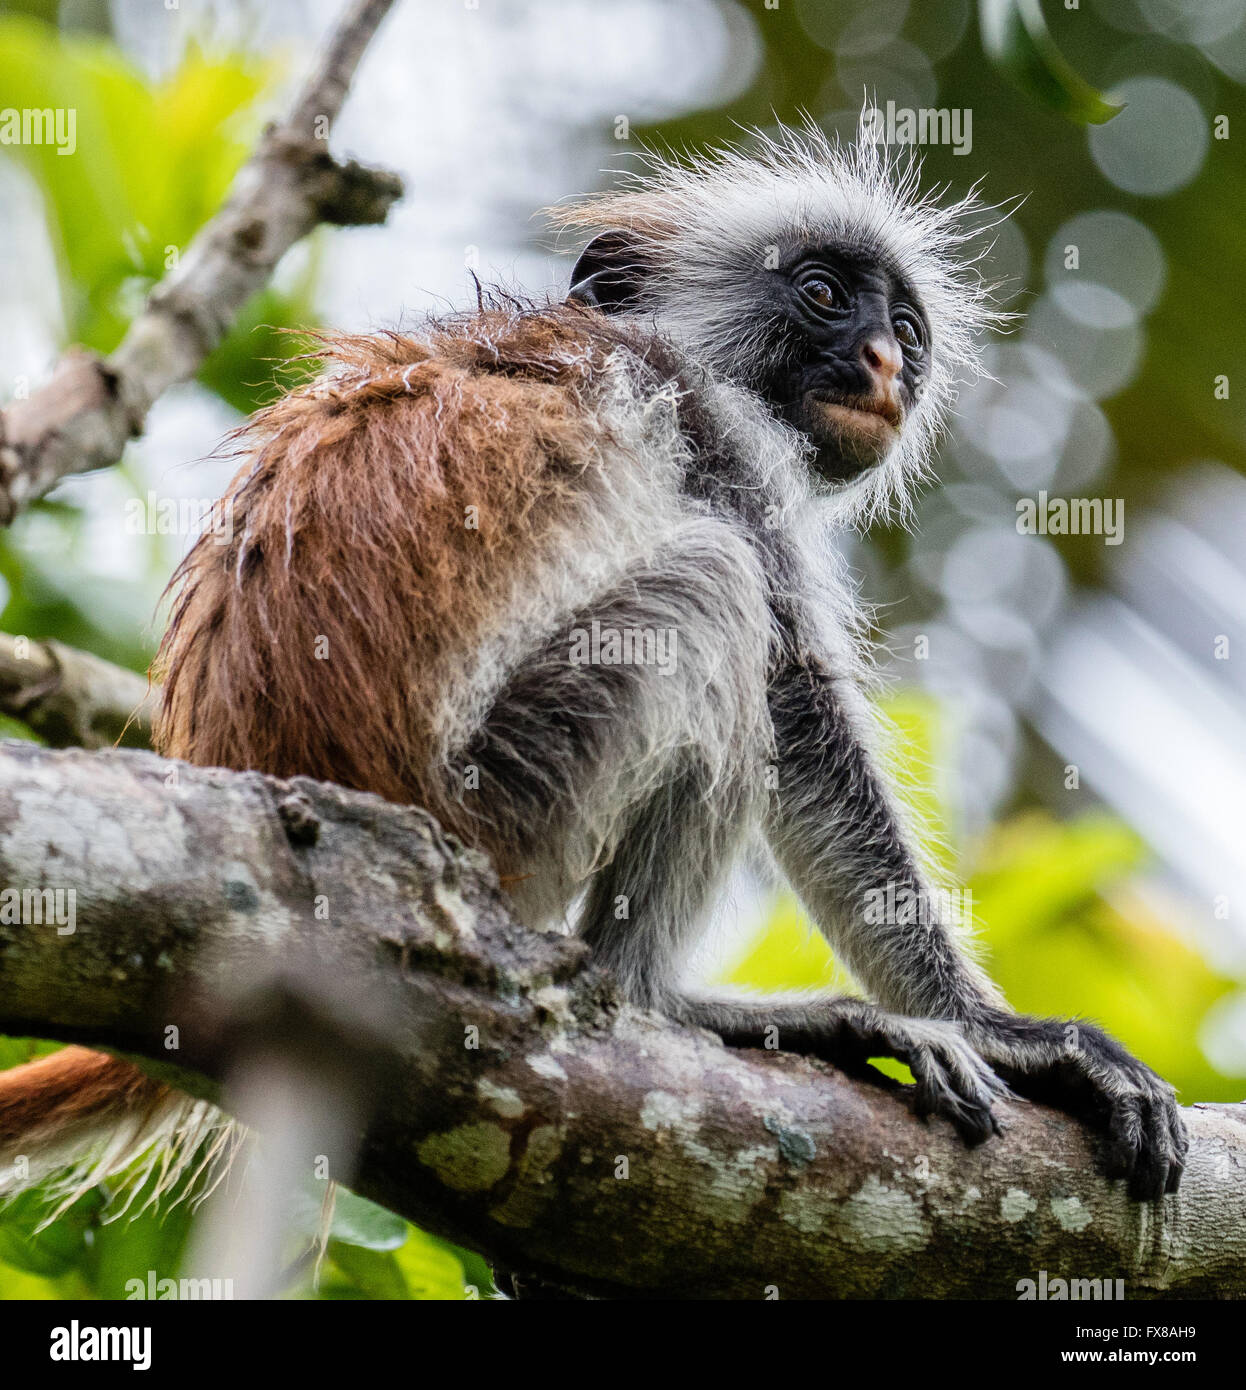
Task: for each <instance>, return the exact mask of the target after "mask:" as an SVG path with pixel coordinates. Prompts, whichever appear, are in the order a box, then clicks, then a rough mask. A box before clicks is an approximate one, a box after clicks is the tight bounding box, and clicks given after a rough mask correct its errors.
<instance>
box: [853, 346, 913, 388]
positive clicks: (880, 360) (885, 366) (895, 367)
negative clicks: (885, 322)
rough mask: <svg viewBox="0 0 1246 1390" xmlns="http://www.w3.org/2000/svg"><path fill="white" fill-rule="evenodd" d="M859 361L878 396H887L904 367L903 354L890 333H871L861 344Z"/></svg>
mask: <svg viewBox="0 0 1246 1390" xmlns="http://www.w3.org/2000/svg"><path fill="white" fill-rule="evenodd" d="M861 361H862V362H863V363H864V364H865V368H866V370H867V371H868V372H869V374H870V376H871V377H872V378H873V379H874V381H875V383H876V384H877V386H878V389H879V392H880V394H882V395H884V396H889V395H891V394H892V391H893V389H894V383H895V379H896V377H898V376H899V375H900V371H901V368H902V367H903V366H904V353H903V352H901V350H900V344H899V343H897V342H896V340H895V339H894V338H893V337H892V336H891V334H890V333H873V334H871V335H870V337H868V338H867V339H866V340H865V342H864V343H862V344H861Z"/></svg>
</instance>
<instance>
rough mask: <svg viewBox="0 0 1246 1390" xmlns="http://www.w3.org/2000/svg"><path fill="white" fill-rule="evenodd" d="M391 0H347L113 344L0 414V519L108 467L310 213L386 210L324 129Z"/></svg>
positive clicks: (366, 175)
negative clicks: (173, 262)
mask: <svg viewBox="0 0 1246 1390" xmlns="http://www.w3.org/2000/svg"><path fill="white" fill-rule="evenodd" d="M391 4H392V0H355V3H354V4H352V5H351V8H350V10H349V11H348V13H347V14H346V16H345V17H344V19H343V20H342V23H341V24H340V26H339V27H338V29H337V31H336V33H335V34H334V36H333V37H332V39H331V40H330V41H329V44H328V46H327V47H326V49H325V51H324V54H323V56H322V57H321V59H320V61H319V63H318V65H317V68H316V72H315V74H314V76H313V77H312V79H311V80H310V81H309V82H308V84H307V86H306V87H305V88H304V90H303V92H302V94H301V95H300V96H299V98H298V100H297V102H296V103H295V105H294V108H293V111H292V112H291V114H290V116H289V117H288V118H287V119H286V120H285V121H283V122H281V123H280V124H278V125H275V126H270V127H269V128H268V130H266V131H265V133H264V135H263V136H262V138H261V140H260V142H259V145H258V146H257V148H256V150H255V152H254V153H253V154H252V155H251V157H250V158H249V159H248V160H247V162H246V163H245V164H244V165H243V167H242V169H241V170H240V171H239V173H238V177H237V179H236V180H235V183H234V186H233V189H232V190H231V192H230V196H229V199H228V201H227V202H226V204H225V206H224V207H223V208H222V209H221V210H220V212H218V213H217V214H216V216H215V217H213V218H212V220H211V221H210V222H208V223H207V225H206V226H204V227H203V228H202V229H201V230H200V232H199V233H198V235H197V236H196V237H195V238H194V240H193V241H192V242H191V244H190V246H189V247H188V248H187V250H186V253H185V255H184V256H183V257H182V258H181V261H180V263H179V264H178V266H177V268H176V269H175V270H173V271H171V272H170V273H169V274H168V275H167V276H166V277H165V278H164V279H163V280H162V281H161V282H160V283H159V284H158V285H157V286H156V287H155V288H154V289H153V290H152V292H151V294H150V296H149V298H148V301H147V305H146V307H145V308H144V309H143V311H142V312H141V313H140V314H139V315H138V317H137V318H136V319H135V320H134V321H133V323H131V325H130V328H129V331H128V332H127V333H126V336H125V338H124V340H123V341H122V343H121V345H120V346H119V347H118V348H117V350H116V352H114V353H113V354H112V355H111V356H110V357H107V358H100V357H97V356H96V355H95V354H93V353H89V352H86V351H84V350H81V349H74V350H71V351H70V352H69V353H67V354H66V355H65V357H64V358H62V360H61V361H60V363H59V364H58V365H57V367H56V369H55V371H54V372H53V374H52V378H51V380H50V381H49V382H48V383H47V384H46V385H45V386H43V387H42V388H40V389H39V390H37V391H35V392H34V393H33V394H32V395H31V396H30V398H29V399H27V400H23V401H15V402H14V403H12V404H11V405H10V406H9V407H8V408H7V409H6V410H5V411H4V412H3V413H2V414H0V522H4V523H6V524H7V523H8V522H9V521H11V520H12V519H13V517H14V516H15V515H16V513H17V512H18V510H20V508H22V507H24V506H26V505H27V504H28V503H29V502H31V501H32V500H33V499H35V498H37V497H41V496H43V494H44V493H46V492H48V491H49V490H50V489H51V488H52V487H54V486H55V485H56V483H57V482H58V481H59V480H60V479H61V478H63V477H64V476H65V475H66V474H68V473H82V472H86V471H88V470H90V469H94V468H106V467H108V466H109V465H111V464H113V463H116V461H117V460H118V459H119V458H120V457H121V453H122V450H123V449H124V447H125V444H126V441H127V440H128V439H131V438H133V437H135V436H136V435H138V434H140V433H141V432H142V430H143V426H144V424H145V422H146V419H147V413H148V411H149V410H150V409H151V407H152V404H153V403H154V402H155V401H156V400H157V399H158V398H159V397H160V396H161V395H162V394H163V393H164V392H165V391H166V390H168V388H169V387H170V386H172V385H174V384H175V383H176V382H179V381H185V380H187V379H188V378H190V377H192V376H193V375H194V374H195V372H196V371H197V370H198V369H199V367H200V366H201V364H202V363H203V361H204V359H205V358H206V357H207V356H208V354H209V353H210V352H211V351H212V350H213V349H214V348H215V347H216V346H217V344H218V343H220V342H221V340H222V339H223V338H224V337H225V334H226V333H227V332H228V330H229V327H230V325H231V324H232V322H233V321H234V318H235V317H236V315H237V314H238V312H239V310H241V308H242V307H243V305H244V304H245V303H246V302H247V300H248V299H249V298H250V297H251V296H252V295H253V294H254V293H255V292H256V291H257V290H259V289H260V288H262V287H263V285H264V284H265V283H266V282H267V280H268V278H269V276H270V275H271V273H272V271H273V268H274V267H275V266H276V264H277V262H278V261H279V260H280V259H281V257H282V256H283V255H284V254H285V253H286V251H288V250H289V248H290V247H291V246H293V245H294V243H295V242H297V241H299V240H300V239H301V238H302V237H304V236H306V235H307V234H308V233H309V232H310V231H312V230H313V228H315V227H316V226H317V225H318V224H319V223H321V222H330V223H336V224H339V225H346V224H368V223H376V222H383V221H384V220H385V217H386V215H387V213H388V211H389V208H390V206H391V204H392V203H393V202H394V201H395V199H397V198H398V197H400V196H401V193H402V185H401V183H400V182H399V180H398V178H397V177H396V176H395V175H393V174H390V173H386V172H384V171H381V170H374V169H368V168H365V167H364V166H362V165H360V164H356V163H354V162H346V163H339V162H337V161H336V160H334V159H333V158H332V156H331V155H330V154H329V151H328V147H327V145H326V143H325V142H326V140H327V137H328V131H329V127H330V126H331V124H332V122H333V118H334V117H335V116H336V115H337V113H338V111H339V110H340V108H341V105H342V102H343V99H344V98H345V95H346V91H347V88H348V87H349V85H350V79H351V76H352V74H353V73H354V70H355V67H356V65H357V64H358V62H359V59H360V58H361V56H362V55H363V52H364V50H365V49H366V47H367V45H368V43H369V41H370V40H371V38H372V36H373V34H374V33H375V32H376V29H377V27H378V25H379V24H380V23H381V21H382V20H383V19H384V17H385V15H386V13H387V12H388V10H389V8H390V6H391Z"/></svg>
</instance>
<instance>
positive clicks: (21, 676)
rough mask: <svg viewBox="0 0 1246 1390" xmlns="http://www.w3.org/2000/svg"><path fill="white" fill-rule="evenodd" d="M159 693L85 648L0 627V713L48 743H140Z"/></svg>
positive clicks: (148, 730) (145, 736)
mask: <svg viewBox="0 0 1246 1390" xmlns="http://www.w3.org/2000/svg"><path fill="white" fill-rule="evenodd" d="M159 695H160V690H159V687H158V686H153V685H150V684H149V683H148V681H147V680H146V678H145V677H143V676H138V675H135V673H134V672H133V671H127V670H126V669H125V668H124V667H123V666H114V665H113V664H112V662H110V661H103V660H101V659H100V658H99V657H98V656H92V654H91V653H90V652H83V651H78V650H77V649H76V648H74V647H67V646H65V644H64V643H63V642H53V641H47V642H39V641H34V640H32V639H31V638H29V637H13V636H10V635H9V634H8V633H7V632H0V713H4V714H8V715H12V716H13V718H15V719H20V720H22V721H23V722H24V723H26V724H28V725H29V726H30V727H31V728H32V729H33V730H34V731H35V733H37V734H38V735H39V736H40V737H41V738H42V739H43V740H44V741H45V742H47V743H49V744H51V745H52V747H53V748H69V747H78V748H110V747H112V746H113V745H114V744H116V743H118V742H121V743H123V744H126V745H129V746H131V747H143V746H146V745H147V744H148V743H149V742H150V741H151V720H152V714H153V712H154V710H155V706H156V702H157V700H158V699H159Z"/></svg>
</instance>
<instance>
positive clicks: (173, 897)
mask: <svg viewBox="0 0 1246 1390" xmlns="http://www.w3.org/2000/svg"><path fill="white" fill-rule="evenodd" d="M0 882H2V883H4V884H7V885H10V886H13V887H16V888H19V889H21V888H27V887H28V888H31V889H35V888H50V889H53V890H58V889H59V890H65V891H66V892H68V891H70V890H72V892H73V894H74V904H75V906H74V930H73V931H72V933H64V932H61V931H58V930H57V928H56V926H54V925H50V924H45V925H35V924H31V923H29V922H28V923H27V924H26V925H17V924H12V915H11V914H9V915H7V916H6V915H4V914H0V1029H4V1030H6V1031H9V1032H16V1033H33V1034H36V1035H41V1036H46V1037H54V1038H65V1039H71V1040H75V1041H81V1042H88V1043H96V1044H100V1045H105V1046H110V1047H114V1048H117V1049H120V1050H124V1051H129V1052H131V1053H135V1054H139V1055H141V1056H144V1057H147V1058H151V1059H154V1060H156V1061H158V1062H159V1063H160V1064H162V1066H163V1067H164V1068H167V1067H168V1065H169V1064H170V1063H174V1064H176V1065H179V1066H182V1067H184V1068H187V1069H188V1070H190V1071H193V1072H198V1073H201V1074H203V1075H204V1076H206V1077H208V1078H209V1079H211V1080H216V1081H219V1080H220V1079H221V1075H222V1073H223V1071H224V1069H225V1066H226V1063H225V1061H224V1060H223V1059H224V1058H225V1057H226V1056H227V1053H228V1046H227V1044H228V1036H227V1035H228V1028H229V1023H228V1020H229V1019H231V1018H233V1017H236V1016H237V1007H238V1000H239V999H240V998H246V997H247V994H248V991H249V990H251V989H252V988H253V985H254V982H255V981H257V980H269V981H271V980H272V979H275V978H280V979H286V980H294V979H299V978H302V979H312V978H315V979H318V980H320V981H322V982H323V981H326V980H327V981H329V982H331V983H332V985H333V987H334V988H335V989H337V988H340V989H341V990H342V991H343V992H344V994H343V997H346V996H347V995H348V996H349V997H350V998H352V999H354V1000H355V1001H356V1006H357V1004H358V1001H360V1000H363V1001H367V1007H368V1009H369V1011H370V1013H371V1017H372V1019H373V1020H374V1024H375V1027H374V1030H373V1031H374V1033H375V1036H374V1037H373V1038H372V1039H371V1040H370V1041H369V1044H368V1045H369V1047H370V1048H372V1049H374V1050H375V1049H377V1048H379V1049H380V1050H381V1052H382V1053H383V1054H384V1055H383V1069H384V1072H385V1074H386V1076H387V1078H388V1083H389V1084H388V1085H387V1086H386V1088H385V1090H384V1092H383V1095H382V1098H381V1099H380V1100H379V1101H378V1103H377V1106H376V1109H375V1113H374V1115H373V1118H372V1121H371V1124H370V1126H369V1128H368V1132H367V1136H366V1139H365V1141H364V1144H363V1148H362V1152H361V1155H360V1161H359V1170H358V1177H357V1179H356V1185H357V1186H358V1187H359V1188H360V1190H361V1191H363V1192H364V1193H365V1194H367V1195H369V1196H371V1197H373V1198H375V1199H376V1200H378V1201H380V1202H382V1203H384V1204H385V1205H387V1206H389V1207H391V1208H393V1209H394V1210H396V1211H399V1212H402V1213H403V1214H404V1215H406V1216H408V1217H409V1218H411V1219H412V1220H415V1221H417V1222H419V1223H420V1224H422V1225H424V1226H425V1227H427V1228H428V1229H430V1230H432V1231H435V1232H438V1233H440V1234H442V1235H445V1236H447V1237H450V1238H452V1239H455V1240H458V1241H461V1242H463V1243H466V1244H468V1245H471V1246H474V1247H476V1248H478V1249H481V1250H484V1251H486V1252H487V1253H489V1254H490V1255H492V1256H494V1257H495V1258H497V1259H499V1260H501V1261H502V1262H503V1263H505V1264H507V1265H508V1266H509V1267H511V1268H516V1269H522V1270H526V1271H530V1272H532V1273H534V1274H537V1275H539V1276H541V1277H543V1278H545V1279H547V1280H549V1281H551V1282H554V1283H557V1284H561V1285H563V1286H565V1287H567V1288H569V1289H574V1290H576V1291H580V1292H587V1293H600V1294H607V1295H622V1296H627V1295H650V1296H661V1297H737V1298H763V1297H765V1296H766V1294H767V1290H768V1289H770V1288H775V1289H777V1290H778V1293H779V1296H780V1297H784V1298H798V1297H816V1298H828V1297H878V1296H888V1295H892V1296H907V1297H957V1296H960V1297H985V1298H993V1297H994V1298H1015V1297H1016V1296H1017V1282H1018V1281H1019V1280H1021V1279H1026V1278H1037V1277H1038V1273H1039V1271H1040V1270H1046V1271H1047V1273H1048V1276H1049V1278H1055V1277H1066V1278H1088V1279H1089V1278H1112V1279H1116V1278H1120V1279H1123V1280H1124V1281H1125V1286H1126V1293H1127V1295H1128V1296H1129V1297H1131V1298H1139V1297H1147V1296H1156V1295H1158V1296H1167V1297H1174V1296H1183V1295H1186V1296H1188V1295H1202V1296H1209V1295H1218V1296H1226V1295H1228V1296H1232V1295H1234V1294H1236V1295H1241V1294H1243V1293H1246V1107H1234V1106H1195V1107H1193V1108H1192V1109H1190V1110H1188V1111H1187V1112H1186V1118H1187V1121H1188V1123H1189V1126H1190V1132H1191V1138H1192V1147H1191V1152H1190V1161H1189V1166H1188V1168H1187V1171H1186V1175H1185V1180H1184V1182H1183V1184H1182V1188H1181V1192H1180V1193H1179V1194H1178V1195H1176V1196H1173V1197H1169V1198H1166V1199H1165V1200H1164V1202H1163V1203H1162V1204H1161V1205H1152V1206H1144V1205H1138V1204H1135V1203H1131V1202H1130V1201H1128V1199H1127V1198H1126V1195H1125V1192H1124V1190H1123V1185H1122V1184H1119V1183H1108V1182H1106V1181H1105V1180H1104V1179H1103V1178H1101V1177H1100V1176H1098V1175H1097V1173H1096V1170H1095V1145H1094V1141H1093V1140H1092V1139H1091V1138H1090V1137H1089V1136H1088V1135H1087V1134H1086V1132H1085V1131H1084V1130H1083V1129H1081V1128H1080V1127H1079V1126H1078V1125H1077V1124H1075V1123H1073V1122H1072V1121H1070V1120H1068V1119H1066V1118H1065V1117H1063V1116H1061V1115H1058V1114H1056V1113H1054V1112H1052V1111H1049V1110H1045V1109H1043V1108H1042V1107H1039V1106H1032V1105H1025V1104H1020V1103H1014V1104H1010V1105H1007V1106H1004V1107H1002V1117H1003V1119H1004V1121H1005V1122H1006V1124H1007V1132H1006V1134H1005V1135H1004V1136H1003V1137H1001V1138H997V1139H993V1140H991V1141H990V1142H988V1143H987V1144H985V1145H983V1146H982V1147H980V1148H978V1149H976V1150H973V1151H967V1150H965V1149H964V1147H963V1146H962V1145H961V1143H960V1141H959V1140H958V1139H957V1137H956V1136H955V1134H954V1133H953V1131H952V1130H951V1128H950V1127H949V1126H947V1125H946V1124H944V1123H943V1122H942V1121H937V1120H934V1121H929V1122H923V1121H921V1120H918V1119H917V1118H915V1117H914V1116H913V1114H912V1113H911V1112H910V1111H909V1109H908V1108H907V1106H906V1104H905V1102H904V1100H903V1099H902V1097H900V1096H898V1095H896V1094H893V1093H889V1092H886V1091H884V1090H882V1089H875V1088H873V1087H871V1086H870V1085H868V1084H867V1083H862V1082H858V1081H855V1080H850V1079H848V1078H846V1077H844V1076H843V1075H841V1074H840V1073H838V1072H836V1071H835V1070H834V1069H832V1068H830V1067H828V1066H825V1065H823V1064H821V1063H818V1062H814V1061H810V1060H807V1059H804V1058H801V1057H795V1056H790V1055H786V1054H782V1053H766V1052H743V1051H733V1050H730V1049H728V1048H726V1047H724V1046H723V1045H722V1044H721V1042H720V1041H719V1040H718V1039H717V1038H715V1037H713V1036H712V1035H710V1034H708V1033H704V1032H700V1031H695V1030H688V1029H684V1028H680V1027H678V1026H676V1025H674V1024H672V1023H669V1022H667V1021H666V1020H664V1019H661V1018H658V1017H655V1016H653V1015H650V1014H646V1013H643V1012H640V1011H638V1010H636V1009H633V1008H631V1007H630V1006H627V1005H624V1004H621V1003H620V1002H619V1001H618V1000H617V999H616V998H615V996H614V995H613V993H612V991H611V989H610V988H609V986H608V983H607V982H606V981H605V980H604V979H603V978H602V976H601V975H600V974H599V973H598V972H597V971H596V970H595V968H594V967H593V966H592V964H591V962H590V961H589V960H588V959H587V956H586V952H585V950H584V948H583V946H582V945H581V944H580V943H579V942H577V941H575V940H572V939H569V938H566V937H563V936H559V935H545V934H541V933H535V932H532V931H529V930H526V929H524V928H522V927H520V926H519V925H518V924H517V923H516V922H515V921H514V920H513V919H512V917H511V916H510V914H509V912H508V910H507V905H506V900H505V899H504V897H503V896H502V894H501V893H500V891H499V890H498V887H497V884H496V880H495V878H494V875H493V873H492V870H491V869H490V867H489V865H488V864H487V863H486V861H485V860H484V859H483V858H481V857H480V856H479V855H477V854H475V853H473V852H470V851H466V850H464V849H462V848H461V847H459V846H458V845H456V844H455V843H454V842H453V841H452V840H449V839H448V838H446V837H445V836H443V835H442V833H441V832H440V831H439V829H438V828H437V826H436V824H435V822H433V821H432V820H431V818H430V817H428V816H427V815H426V814H424V813H423V812H421V811H418V810H414V809H410V808H404V807H400V806H394V805H390V804H388V803H386V802H384V801H381V800H379V799H378V798H376V797H372V796H367V795H363V794H359V793H354V792H347V791H344V790H342V789H340V788H336V787H331V786H327V785H324V784H321V783H315V782H310V781H306V780H304V779H295V780H294V781H292V782H282V781H278V780H275V779H271V778H265V777H261V776H258V775H256V774H249V773H235V772H226V771H221V770H215V769H202V768H191V767H187V766H185V765H182V764H174V763H170V762H166V761H164V760H162V759H160V758H157V757H156V756H154V755H153V754H150V753H138V752H109V753H96V754H91V753H85V752H80V751H72V752H68V751H67V752H52V751H48V750H44V749H37V748H33V747H29V746H25V745H19V744H7V745H5V746H4V752H3V754H2V755H0ZM63 901H64V902H65V903H66V904H67V903H68V899H64V900H63ZM62 915H64V914H62ZM355 1011H356V1015H357V1012H358V1011H357V1007H356V1010H355ZM345 1016H346V1017H349V1016H350V1010H349V1009H348V1010H346V1011H345ZM334 1026H336V1027H338V1028H339V1029H340V1027H341V1024H340V1022H339V1023H338V1024H337V1025H334ZM170 1027H175V1028H176V1029H177V1037H178V1040H179V1046H178V1048H177V1050H176V1051H175V1052H172V1053H171V1052H170V1050H169V1049H168V1047H167V1046H166V1044H167V1040H168V1037H169V1036H170V1034H169V1032H168V1030H169V1029H170Z"/></svg>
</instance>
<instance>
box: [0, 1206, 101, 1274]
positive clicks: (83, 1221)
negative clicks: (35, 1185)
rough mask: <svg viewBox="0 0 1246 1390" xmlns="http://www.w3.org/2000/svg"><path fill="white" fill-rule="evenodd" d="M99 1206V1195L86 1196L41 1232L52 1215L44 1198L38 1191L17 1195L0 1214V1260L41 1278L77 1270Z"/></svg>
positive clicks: (86, 1249) (83, 1260)
mask: <svg viewBox="0 0 1246 1390" xmlns="http://www.w3.org/2000/svg"><path fill="white" fill-rule="evenodd" d="M102 1206H103V1197H102V1195H101V1194H100V1193H99V1192H98V1191H93V1192H88V1193H87V1194H86V1196H84V1197H82V1198H80V1199H79V1200H78V1201H77V1202H75V1203H74V1204H73V1206H71V1207H70V1208H69V1209H68V1211H66V1212H65V1213H64V1214H63V1215H61V1216H59V1217H58V1218H57V1219H56V1220H55V1221H53V1222H52V1224H51V1225H50V1226H46V1227H44V1228H43V1229H42V1230H40V1229H39V1228H40V1226H41V1225H42V1223H43V1222H44V1221H46V1220H47V1218H48V1216H49V1214H50V1213H51V1211H52V1208H51V1207H50V1206H49V1204H48V1197H47V1194H46V1193H43V1192H40V1191H38V1190H31V1191H29V1192H21V1193H19V1194H18V1195H17V1196H16V1197H15V1198H14V1199H13V1200H12V1201H11V1202H8V1203H6V1205H5V1206H4V1208H3V1209H2V1210H0V1260H3V1261H4V1262H5V1263H6V1264H10V1265H13V1266H14V1267H15V1268H16V1269H20V1270H24V1271H25V1272H26V1273H28V1274H39V1275H42V1276H44V1277H52V1276H56V1275H60V1274H66V1273H68V1272H69V1271H71V1270H74V1269H77V1268H79V1267H80V1266H81V1265H82V1264H83V1263H84V1262H85V1261H86V1259H87V1257H88V1254H89V1250H90V1238H89V1236H88V1232H89V1231H91V1229H92V1227H93V1225H94V1222H95V1217H96V1215H97V1214H98V1212H99V1210H100V1208H101V1207H102Z"/></svg>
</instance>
